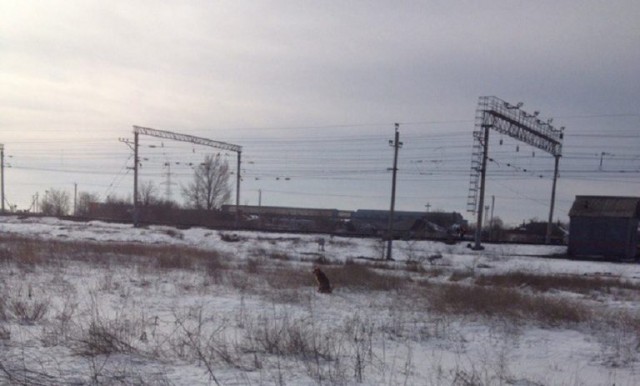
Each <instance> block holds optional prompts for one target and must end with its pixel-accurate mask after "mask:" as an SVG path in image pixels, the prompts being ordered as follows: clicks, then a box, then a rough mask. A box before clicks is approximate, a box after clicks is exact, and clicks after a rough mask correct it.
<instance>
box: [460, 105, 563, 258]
mask: <svg viewBox="0 0 640 386" xmlns="http://www.w3.org/2000/svg"><path fill="white" fill-rule="evenodd" d="M521 107H522V103H517V104H515V105H514V104H510V103H508V102H505V101H503V100H502V99H500V98H497V97H495V96H481V97H480V98H479V100H478V108H477V109H476V117H475V130H474V132H473V154H472V158H471V180H470V184H469V195H468V199H467V210H468V211H469V212H472V213H476V214H477V216H478V217H477V222H476V234H475V245H474V248H475V249H481V248H482V247H481V245H480V238H481V234H482V216H483V206H484V190H485V177H486V171H487V159H488V153H489V131H490V129H493V130H495V131H497V132H499V133H501V134H505V135H507V136H509V137H512V138H514V139H516V140H518V141H521V142H524V143H526V144H529V145H531V146H533V147H535V148H538V149H540V150H543V151H545V152H547V153H549V154H551V155H552V156H553V157H554V159H555V169H554V175H553V187H552V193H551V205H550V210H549V221H548V224H547V235H546V240H547V242H549V240H550V236H551V223H552V222H553V209H554V204H555V192H556V182H557V179H558V165H559V161H560V157H561V156H562V140H563V138H564V127H561V128H559V129H556V128H555V127H553V126H552V125H551V123H552V119H548V120H545V121H543V120H541V119H540V118H539V112H537V111H536V112H534V113H533V114H529V113H527V112H525V111H523V110H521Z"/></svg>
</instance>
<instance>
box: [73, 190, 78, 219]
mask: <svg viewBox="0 0 640 386" xmlns="http://www.w3.org/2000/svg"><path fill="white" fill-rule="evenodd" d="M73 215H74V216H77V215H78V183H77V182H74V183H73Z"/></svg>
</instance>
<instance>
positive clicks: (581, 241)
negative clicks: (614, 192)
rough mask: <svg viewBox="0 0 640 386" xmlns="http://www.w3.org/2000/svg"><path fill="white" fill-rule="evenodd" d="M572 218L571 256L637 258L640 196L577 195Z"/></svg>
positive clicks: (571, 212)
mask: <svg viewBox="0 0 640 386" xmlns="http://www.w3.org/2000/svg"><path fill="white" fill-rule="evenodd" d="M569 217H570V218H571V225H570V227H569V251H568V252H569V255H572V256H602V257H607V258H611V257H615V258H621V259H632V258H635V257H636V255H637V244H638V219H639V218H640V198H639V197H612V196H576V200H575V201H574V202H573V206H572V207H571V210H570V211H569Z"/></svg>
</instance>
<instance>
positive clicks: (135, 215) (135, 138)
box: [133, 131, 140, 228]
mask: <svg viewBox="0 0 640 386" xmlns="http://www.w3.org/2000/svg"><path fill="white" fill-rule="evenodd" d="M138 145H139V134H138V132H137V131H134V132H133V226H134V227H136V228H137V227H138V225H139V224H138V221H139V220H140V219H139V218H138V163H139V162H140V159H139V158H138V147H139V146H138Z"/></svg>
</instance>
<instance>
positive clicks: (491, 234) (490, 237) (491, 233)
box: [489, 195, 496, 241]
mask: <svg viewBox="0 0 640 386" xmlns="http://www.w3.org/2000/svg"><path fill="white" fill-rule="evenodd" d="M495 206H496V196H493V195H492V196H491V218H490V219H489V239H490V240H492V241H495V240H494V239H493V210H494V208H495Z"/></svg>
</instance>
